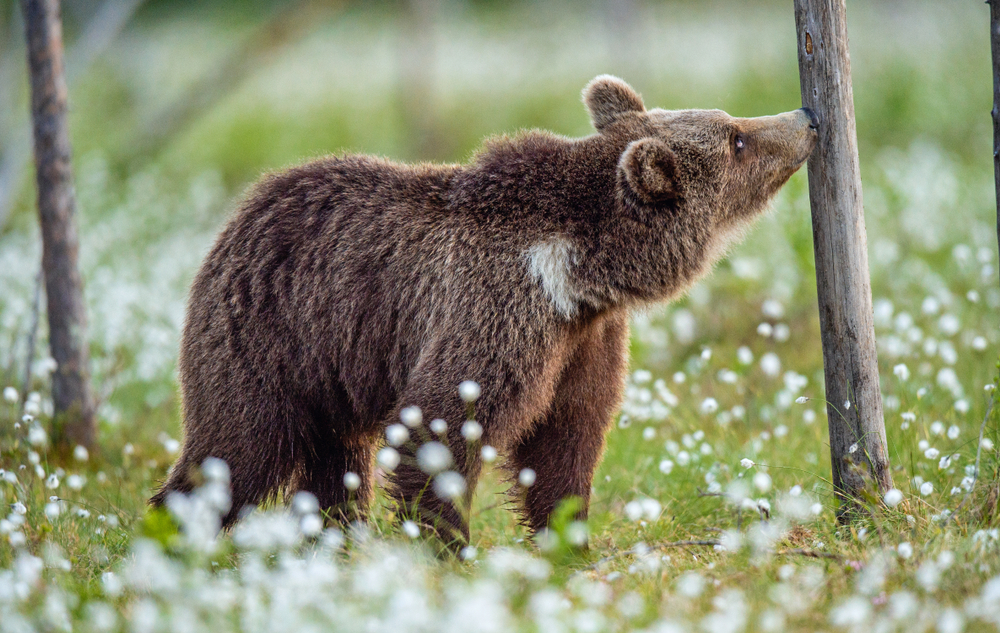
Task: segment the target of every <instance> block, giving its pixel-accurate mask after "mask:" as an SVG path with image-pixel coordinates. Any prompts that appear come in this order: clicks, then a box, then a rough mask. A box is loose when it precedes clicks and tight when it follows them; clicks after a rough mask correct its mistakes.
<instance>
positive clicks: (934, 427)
mask: <svg viewBox="0 0 1000 633" xmlns="http://www.w3.org/2000/svg"><path fill="white" fill-rule="evenodd" d="M930 431H931V435H941V434H942V433H944V424H943V423H942V422H941V420H935V421H933V422H931V427H930Z"/></svg>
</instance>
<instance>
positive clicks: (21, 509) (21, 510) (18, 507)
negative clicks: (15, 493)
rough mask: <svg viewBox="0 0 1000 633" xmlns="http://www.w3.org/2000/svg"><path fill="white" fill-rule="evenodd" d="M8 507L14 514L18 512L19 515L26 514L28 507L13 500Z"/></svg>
mask: <svg viewBox="0 0 1000 633" xmlns="http://www.w3.org/2000/svg"><path fill="white" fill-rule="evenodd" d="M10 509H11V511H12V512H13V513H14V514H19V515H21V516H24V515H26V514H28V508H26V507H25V506H24V504H23V503H21V502H20V501H15V502H14V503H12V504H10Z"/></svg>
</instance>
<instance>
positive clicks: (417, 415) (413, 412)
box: [399, 407, 424, 429]
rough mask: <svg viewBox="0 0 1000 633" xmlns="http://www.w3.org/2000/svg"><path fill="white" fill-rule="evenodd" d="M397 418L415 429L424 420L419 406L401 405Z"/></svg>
mask: <svg viewBox="0 0 1000 633" xmlns="http://www.w3.org/2000/svg"><path fill="white" fill-rule="evenodd" d="M399 419H400V421H402V423H403V424H405V425H406V426H407V427H409V428H411V429H415V428H417V427H418V426H420V424H421V423H422V422H423V421H424V416H423V413H421V411H420V407H403V408H402V409H400V411H399Z"/></svg>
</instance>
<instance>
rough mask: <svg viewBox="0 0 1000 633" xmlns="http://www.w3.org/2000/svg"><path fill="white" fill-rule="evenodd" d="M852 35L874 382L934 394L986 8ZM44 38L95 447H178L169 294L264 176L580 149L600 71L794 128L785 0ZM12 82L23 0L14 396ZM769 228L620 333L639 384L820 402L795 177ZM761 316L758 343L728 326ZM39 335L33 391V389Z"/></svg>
mask: <svg viewBox="0 0 1000 633" xmlns="http://www.w3.org/2000/svg"><path fill="white" fill-rule="evenodd" d="M848 14H849V19H850V33H851V57H852V66H853V72H854V86H855V91H854V95H855V103H856V108H857V122H858V134H859V141H860V151H861V167H862V176H863V179H864V183H865V196H866V197H865V201H866V209H867V215H868V231H869V248H870V256H871V257H870V258H871V262H872V275H873V288H874V294H875V299H876V317H877V323H878V326H879V327H880V328H881V329H880V330H879V344H880V350H881V351H882V352H883V354H882V358H881V359H880V360H881V363H882V368H883V371H886V370H887V368H889V367H891V366H892V365H893V364H894V363H895V362H896V361H897V360H898V359H899V358H905V357H907V356H912V355H914V354H916V355H918V356H919V355H920V354H921V350H923V351H924V352H927V351H929V350H931V347H933V350H931V351H933V354H932V356H933V358H934V361H933V363H930V364H928V363H927V362H925V363H924V365H925V367H924V374H923V375H926V376H927V377H928V379H929V380H930V381H931V383H933V381H934V376H935V375H936V372H937V371H938V369H939V365H941V364H942V363H943V364H944V365H949V361H950V365H954V364H955V358H954V357H955V355H956V354H955V350H956V348H957V349H958V350H960V351H962V350H966V349H967V350H970V353H982V352H983V350H985V349H986V348H985V347H984V346H983V345H984V341H985V343H989V346H990V348H992V347H993V346H994V345H995V344H996V343H997V342H998V332H997V330H996V328H995V325H996V324H995V322H992V321H993V320H991V319H990V318H989V314H995V310H996V308H997V307H998V306H1000V292H998V290H997V283H996V277H997V275H996V262H995V259H996V245H995V243H994V232H993V229H992V224H993V218H992V208H993V203H992V178H991V174H992V172H991V168H990V155H991V150H990V136H991V128H990V125H991V121H990V117H989V109H990V102H991V92H990V89H991V75H990V68H989V42H988V26H987V24H988V21H987V10H986V8H984V6H983V5H982V3H980V2H964V1H963V2H959V1H949V2H939V1H923V2H922V1H918V0H914V1H910V0H908V1H905V2H904V1H902V0H880V1H874V2H864V3H860V2H858V3H849V7H848ZM63 20H64V25H65V26H64V28H65V42H66V51H67V52H66V58H67V67H68V77H69V82H70V121H69V123H70V130H71V133H72V138H73V151H74V155H73V158H74V170H75V174H76V187H77V191H78V196H79V200H78V207H79V220H80V224H81V257H82V260H81V266H82V269H83V274H84V279H85V284H86V286H85V292H86V299H87V303H88V307H89V314H90V339H91V345H92V359H93V361H92V362H93V365H94V370H93V373H94V384H95V388H96V389H97V391H98V399H99V402H100V410H99V417H100V419H101V425H102V431H101V436H102V438H104V440H105V441H110V442H112V443H116V442H117V443H121V442H124V441H126V439H133V440H134V438H136V437H139V436H143V435H148V437H147V439H152V438H153V437H156V435H157V434H160V437H161V438H162V437H166V436H176V434H177V433H178V427H179V420H178V415H177V401H176V386H175V380H174V366H175V357H176V350H177V338H178V333H179V329H180V327H181V324H182V320H183V314H184V302H185V296H186V292H187V286H188V284H189V283H190V280H191V278H192V276H193V274H194V271H195V269H196V267H197V265H198V263H199V262H200V260H201V258H202V257H203V255H204V253H205V252H206V251H207V249H208V247H209V245H210V243H211V240H212V239H213V236H214V235H215V233H216V232H217V230H218V229H219V228H220V226H221V224H222V223H223V222H224V220H225V218H226V217H227V214H228V213H229V212H230V211H231V210H232V209H233V207H234V206H235V204H236V200H237V199H238V196H239V195H240V194H241V192H243V191H244V189H245V187H246V186H247V185H248V184H249V183H251V182H252V181H254V180H255V179H257V178H258V177H259V176H260V175H261V174H262V173H264V172H267V171H270V170H275V169H280V168H282V167H286V166H288V165H291V164H295V163H298V162H302V161H305V160H307V159H309V158H311V157H316V156H320V155H323V154H327V153H334V152H364V153H370V154H379V155H384V156H387V157H390V158H393V159H399V160H407V161H418V160H429V161H463V160H466V159H468V158H469V156H470V155H471V153H472V152H473V151H474V150H475V148H476V147H477V146H478V145H479V144H480V143H481V140H482V139H483V138H484V137H486V136H488V135H491V134H497V133H509V132H513V131H516V130H518V129H522V128H531V127H539V128H546V129H549V130H552V131H554V132H556V133H560V134H565V135H569V136H579V135H585V134H589V133H590V132H591V128H590V124H589V121H588V120H587V116H586V113H585V111H584V109H583V107H582V105H581V104H580V102H579V92H580V89H581V88H582V87H583V85H584V84H585V83H586V82H587V81H588V80H589V79H591V78H592V77H594V76H595V75H597V74H600V73H612V74H616V75H619V76H621V77H623V78H625V79H626V80H627V81H629V82H630V83H631V84H632V85H633V86H635V87H636V89H638V90H639V91H640V92H642V94H643V97H644V99H645V101H646V103H647V105H648V106H650V107H653V106H658V107H664V108H688V107H694V108H722V109H725V110H726V111H728V112H730V113H732V114H734V115H738V116H756V115H764V114H772V113H776V112H781V111H787V110H791V109H794V108H797V107H799V105H800V99H799V83H798V72H797V61H796V52H795V26H794V20H793V15H792V7H791V4H790V3H789V2H786V1H776V0H774V1H772V0H753V1H747V2H735V3H734V2H721V1H719V2H715V1H710V2H705V1H694V0H690V1H682V0H671V1H667V0H663V1H652V0H612V1H608V2H596V1H585V2H568V1H565V2H561V1H556V0H550V1H542V0H534V1H517V2H500V1H494V2H488V1H472V0H468V1H463V0H412V1H410V2H402V1H395V2H390V1H365V2H358V1H355V2H348V1H343V2H336V1H333V0H327V1H318V0H303V1H300V2H267V1H264V0H227V1H226V2H221V1H214V2H213V1H206V0H173V1H170V0H146V1H145V2H144V1H143V0H100V1H99V0H66V1H65V2H64V3H63ZM25 68H26V64H25V55H24V43H23V25H22V23H21V18H20V15H19V11H18V8H17V3H16V2H4V3H2V4H0V288H2V292H0V376H3V377H5V378H6V382H5V384H13V385H16V386H18V387H19V388H20V387H21V385H20V384H19V379H18V378H17V377H18V376H20V375H21V366H22V365H23V362H24V359H25V358H26V357H27V354H26V341H27V332H28V330H29V329H30V328H31V324H32V321H33V317H32V304H33V296H34V287H35V278H36V275H37V270H38V262H39V252H40V247H39V243H38V229H37V218H36V214H35V212H34V191H33V190H34V187H33V180H32V178H31V170H30V167H31V151H30V144H29V131H30V128H29V124H28V116H27V113H28V105H27V79H26V77H25ZM776 208H777V212H776V213H775V214H772V215H771V216H770V218H769V219H767V220H765V221H764V222H762V223H761V226H759V227H758V228H757V229H756V231H755V232H754V233H753V235H752V237H751V238H750V240H749V241H748V242H747V243H745V244H744V245H742V246H741V247H739V248H738V249H737V251H736V252H735V253H734V254H733V255H732V257H731V258H730V259H729V260H728V261H726V262H724V263H722V264H721V265H720V266H719V268H718V270H717V272H716V274H715V275H714V276H713V277H712V278H711V279H710V280H708V281H706V282H704V283H702V284H700V285H699V287H698V288H696V289H695V291H694V292H693V293H692V294H691V296H690V297H688V298H687V299H685V300H684V301H682V302H680V303H679V304H676V305H675V306H673V307H671V308H669V309H667V310H660V311H655V312H653V313H651V314H646V315H639V316H638V317H637V321H636V326H637V327H636V330H635V346H634V357H635V359H636V363H637V364H640V365H641V366H645V367H649V368H651V369H654V370H659V371H666V370H667V369H668V368H670V369H672V368H674V367H675V366H680V367H688V368H690V367H691V366H692V365H691V363H690V362H689V363H688V364H687V365H684V364H683V363H685V362H687V361H686V360H685V359H688V358H689V357H691V358H694V356H692V355H697V353H698V352H699V350H700V349H701V348H702V347H703V346H704V345H713V346H716V347H732V348H733V349H735V348H736V347H737V346H738V345H743V344H744V343H747V342H754V341H756V343H754V345H752V347H753V348H754V352H755V353H759V352H763V351H765V348H774V349H776V350H777V351H778V352H779V354H780V356H781V358H782V360H783V362H784V363H785V366H795V367H798V368H799V371H801V372H803V374H805V375H808V376H810V377H811V378H814V382H813V383H812V384H813V385H815V386H816V389H817V390H818V389H821V385H822V380H821V373H820V371H821V365H820V363H821V356H820V346H819V336H818V326H817V323H816V308H815V305H816V303H815V281H814V277H813V269H812V242H811V229H810V221H809V215H808V213H809V210H808V203H807V194H806V187H805V175H804V173H800V174H798V175H796V177H795V178H794V179H793V181H792V182H791V184H790V185H789V186H788V187H787V188H786V189H785V190H784V192H783V193H782V195H781V197H780V198H779V200H778V202H777V204H776ZM970 292H972V293H974V294H969V293H970ZM967 297H970V298H969V299H968V300H966V298H967ZM927 298H930V299H932V301H931V303H930V304H927V303H926V301H925V299H927ZM972 298H975V301H974V302H973V301H972ZM767 300H772V301H774V302H777V305H778V306H779V308H780V311H778V312H775V311H774V310H771V311H770V312H769V311H768V310H766V309H765V311H764V315H763V316H764V318H765V320H767V319H770V320H771V321H772V322H773V321H775V319H777V320H780V321H781V325H783V328H784V329H782V328H779V329H778V332H779V335H778V336H779V338H778V339H774V338H768V337H767V336H764V337H761V336H760V335H759V334H758V330H757V329H756V328H757V326H758V321H759V319H756V318H751V319H748V318H747V317H746V315H747V314H759V310H760V306H761V305H765V306H766V305H770V306H771V307H772V308H773V306H774V305H775V304H774V303H772V304H766V303H765V302H766V301H767ZM880 301H881V302H880ZM935 302H936V304H935ZM935 305H937V307H935ZM942 306H943V307H942ZM901 309H902V310H904V311H906V310H908V311H909V312H908V313H907V315H906V318H904V319H903V320H902V321H899V319H896V320H893V319H894V318H895V317H897V316H898V314H897V313H898V312H899V311H900V310H901ZM879 310H881V312H879ZM946 310H950V313H954V314H955V315H957V316H958V318H959V319H961V320H960V323H961V327H960V328H959V329H958V330H955V331H954V332H950V333H945V335H944V336H943V337H942V340H941V342H942V343H943V344H944V347H943V348H942V347H941V346H939V345H938V340H937V339H932V340H933V345H930V344H926V341H925V336H924V334H925V333H926V334H927V335H928V336H929V335H930V334H932V333H934V334H935V335H936V336H941V334H940V332H938V330H939V324H938V319H939V318H940V316H941V314H940V313H942V311H946ZM968 310H975V312H974V314H975V315H976V316H966V314H965V312H966V311H968ZM911 313H912V315H914V316H912V317H911V316H910V314H911ZM971 314H973V313H971V312H970V315H971ZM907 319H909V320H907ZM925 321H926V323H925ZM41 322H42V323H44V319H42V321H41ZM948 323H949V326H948V328H947V329H948V330H951V329H952V328H951V325H950V324H951V321H948ZM914 327H916V328H917V329H918V330H919V328H920V327H923V333H921V334H916V333H914V332H913V328H914ZM40 330H44V327H43V328H40ZM764 332H767V328H764ZM789 332H790V334H789ZM40 335H41V336H43V339H42V340H41V341H40V342H39V344H38V350H39V353H38V354H37V355H36V357H35V360H34V363H35V365H36V367H35V369H36V371H35V372H34V375H35V376H36V377H37V378H36V380H38V381H39V382H38V383H37V384H35V385H33V388H42V390H43V392H44V387H45V383H44V382H43V380H44V375H45V371H46V370H47V369H48V370H51V366H50V364H49V365H47V364H46V358H45V356H46V352H45V350H46V349H47V347H46V346H45V342H44V332H41V333H40ZM789 338H791V341H792V343H788V341H789ZM951 340H954V341H955V342H954V343H952V342H951ZM782 345H785V346H786V347H785V348H784V350H783V351H782V349H781V346H782ZM921 346H923V347H921ZM949 348H950V349H951V351H950V352H948V351H947V350H948V349H949ZM940 349H944V350H946V351H945V355H944V356H943V357H942V356H940ZM963 353H964V352H963ZM950 365H949V366H950ZM988 365H989V363H986V362H985V361H984V362H983V363H980V364H970V365H966V366H965V368H964V369H962V370H961V372H960V373H961V380H963V381H965V382H966V383H967V384H971V383H972V382H982V381H985V380H986V379H987V378H988V373H989V367H988ZM953 393H956V394H957V392H954V390H953ZM890 395H891V394H890ZM769 397H770V396H768V398H769ZM956 397H957V395H956ZM891 404H892V401H891V400H890V405H891ZM897 406H898V405H897ZM977 406H978V405H977ZM890 410H891V408H890ZM763 417H764V419H767V417H768V415H767V414H766V411H765V415H764V416H763ZM140 419H141V420H142V421H143V424H141V425H138V426H137V425H133V424H130V423H126V424H123V421H124V420H133V421H137V420H140ZM164 433H166V434H167V435H163V434H164ZM153 443H154V444H155V442H153ZM164 459H165V460H166V461H169V458H168V457H165V458H164ZM164 463H166V462H164Z"/></svg>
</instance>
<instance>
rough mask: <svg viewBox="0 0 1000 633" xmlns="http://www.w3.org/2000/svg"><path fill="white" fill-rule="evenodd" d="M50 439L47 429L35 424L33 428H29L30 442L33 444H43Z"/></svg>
mask: <svg viewBox="0 0 1000 633" xmlns="http://www.w3.org/2000/svg"><path fill="white" fill-rule="evenodd" d="M47 441H48V435H46V433H45V429H43V428H42V427H40V426H38V425H37V424H35V425H33V426H32V427H31V429H29V430H28V443H29V444H31V445H32V446H43V445H44V444H45V442H47Z"/></svg>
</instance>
